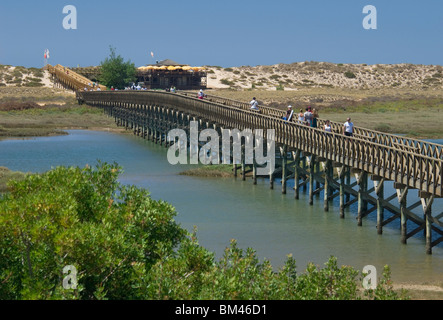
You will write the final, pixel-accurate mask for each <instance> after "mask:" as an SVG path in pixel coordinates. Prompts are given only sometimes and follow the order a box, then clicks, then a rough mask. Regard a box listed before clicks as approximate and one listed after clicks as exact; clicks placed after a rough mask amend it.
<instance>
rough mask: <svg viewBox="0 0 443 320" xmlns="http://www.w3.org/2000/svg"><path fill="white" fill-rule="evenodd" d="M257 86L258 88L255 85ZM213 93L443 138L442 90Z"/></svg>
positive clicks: (379, 128)
mask: <svg viewBox="0 0 443 320" xmlns="http://www.w3.org/2000/svg"><path fill="white" fill-rule="evenodd" d="M254 88H259V87H257V86H254ZM210 93H211V94H214V95H218V96H222V97H226V98H230V99H235V100H240V101H245V102H247V101H250V99H251V98H252V96H255V97H257V99H258V100H259V102H260V104H261V105H268V106H271V107H275V108H278V109H281V110H282V113H283V112H284V111H285V110H286V107H287V106H288V105H292V106H293V107H294V108H295V109H305V108H306V107H307V106H311V107H313V108H316V109H317V110H319V113H320V117H321V118H328V119H330V120H332V121H338V122H341V121H343V122H345V121H346V118H347V117H351V118H352V120H353V122H354V124H355V125H356V126H359V127H364V128H368V129H372V130H377V131H382V132H389V133H398V134H405V135H407V136H409V137H414V138H434V139H438V138H443V127H442V126H441V123H443V92H442V91H441V90H425V91H420V92H415V91H413V90H408V89H403V88H385V89H368V90H361V89H341V88H329V87H324V88H309V87H306V88H303V89H299V90H286V88H285V90H276V91H269V90H260V89H255V90H252V91H251V90H249V91H243V90H241V91H240V90H226V89H217V90H212V92H210Z"/></svg>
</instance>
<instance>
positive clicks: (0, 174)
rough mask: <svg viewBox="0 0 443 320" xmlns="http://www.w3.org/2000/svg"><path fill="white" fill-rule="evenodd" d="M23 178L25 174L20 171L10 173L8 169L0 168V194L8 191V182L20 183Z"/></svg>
mask: <svg viewBox="0 0 443 320" xmlns="http://www.w3.org/2000/svg"><path fill="white" fill-rule="evenodd" d="M24 178H25V173H23V172H20V171H11V170H9V169H8V168H5V167H0V193H3V192H6V191H7V190H8V186H7V183H8V182H9V181H10V180H15V181H21V180H23V179H24Z"/></svg>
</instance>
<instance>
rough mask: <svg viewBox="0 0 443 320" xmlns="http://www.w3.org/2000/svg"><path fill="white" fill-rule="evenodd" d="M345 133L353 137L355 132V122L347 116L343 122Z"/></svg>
mask: <svg viewBox="0 0 443 320" xmlns="http://www.w3.org/2000/svg"><path fill="white" fill-rule="evenodd" d="M343 134H344V135H345V136H348V137H352V135H353V134H354V124H353V123H352V122H351V118H347V119H346V122H345V123H344V124H343Z"/></svg>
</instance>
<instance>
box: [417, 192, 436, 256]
mask: <svg viewBox="0 0 443 320" xmlns="http://www.w3.org/2000/svg"><path fill="white" fill-rule="evenodd" d="M419 196H420V199H421V204H422V207H423V213H424V218H425V239H426V253H427V254H432V203H433V202H434V195H431V194H429V193H426V192H419Z"/></svg>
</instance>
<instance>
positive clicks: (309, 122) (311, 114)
mask: <svg viewBox="0 0 443 320" xmlns="http://www.w3.org/2000/svg"><path fill="white" fill-rule="evenodd" d="M249 104H250V106H251V107H250V110H254V111H258V110H259V108H258V101H257V99H256V98H255V97H253V98H252V100H251V102H249ZM318 118H319V114H318V110H317V109H316V108H311V107H307V108H306V109H305V111H303V109H300V111H299V113H298V115H297V120H296V122H297V123H299V124H302V125H306V126H309V127H312V128H317V127H318ZM282 119H283V120H285V121H288V122H290V121H292V119H294V110H293V108H292V106H291V105H289V106H288V109H287V110H286V114H285V115H284V116H283V117H282ZM323 130H324V131H325V132H327V133H332V132H333V131H332V126H331V121H330V120H325V123H324V125H323ZM340 133H342V134H343V135H345V136H348V137H352V135H353V133H354V124H353V123H352V122H351V118H347V119H346V122H345V123H344V124H343V127H342V130H341V132H340Z"/></svg>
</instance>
